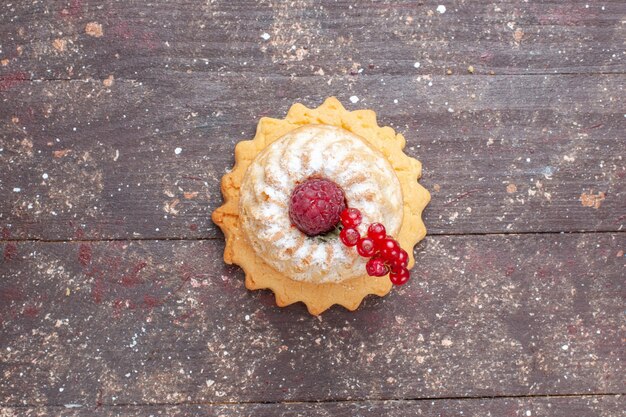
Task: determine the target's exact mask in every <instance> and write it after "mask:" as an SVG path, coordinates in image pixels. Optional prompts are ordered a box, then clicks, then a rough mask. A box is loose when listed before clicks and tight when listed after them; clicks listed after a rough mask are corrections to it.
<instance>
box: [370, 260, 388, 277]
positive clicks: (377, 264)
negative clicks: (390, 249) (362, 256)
mask: <svg viewBox="0 0 626 417" xmlns="http://www.w3.org/2000/svg"><path fill="white" fill-rule="evenodd" d="M365 269H366V270H367V274H368V275H369V276H372V277H384V276H385V275H387V274H388V273H389V267H388V266H387V264H386V263H385V261H384V260H383V259H382V258H381V257H379V256H375V257H373V258H372V259H370V260H369V261H367V264H366V265H365Z"/></svg>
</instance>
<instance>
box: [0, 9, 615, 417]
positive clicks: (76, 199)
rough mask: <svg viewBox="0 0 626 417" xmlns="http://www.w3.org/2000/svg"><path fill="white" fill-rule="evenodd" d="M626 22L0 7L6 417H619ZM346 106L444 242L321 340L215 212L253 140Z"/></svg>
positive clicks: (0, 332)
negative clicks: (418, 192)
mask: <svg viewBox="0 0 626 417" xmlns="http://www.w3.org/2000/svg"><path fill="white" fill-rule="evenodd" d="M441 6H445V10H444V9H443V8H442V7H441ZM625 19H626V3H625V2H624V1H623V0H606V1H602V2H595V1H588V0H574V1H567V2H559V1H553V0H537V1H532V2H527V1H525V2H520V1H515V0H504V1H491V2H486V1H481V0H465V1H462V2H444V1H434V0H425V1H422V0H415V1H408V0H402V1H393V0H382V1H371V2H355V1H347V0H338V1H335V0H322V1H313V0H296V1H289V2H281V1H273V2H269V1H245V0H217V1H213V0H212V1H194V0H179V1H165V0H154V1H150V2H142V1H135V0H131V1H121V2H119V1H111V0H106V1H96V0H49V1H28V2H27V1H12V2H4V3H3V4H1V5H0V416H3V417H4V416H11V417H13V416H39V415H60V416H67V417H78V416H107V417H108V416H116V415H130V416H137V417H144V416H145V417H147V416H165V415H167V416H183V415H199V416H207V417H209V416H223V417H226V416H248V415H250V416H252V415H253V416H260V417H263V416H267V417H269V416H277V415H281V416H293V417H295V416H301V415H307V416H356V415H358V416H380V415H385V416H392V417H394V416H398V417H399V416H403V417H404V416H409V415H424V416H448V415H464V416H484V415H492V416H506V417H509V416H510V417H513V416H521V417H524V416H526V417H533V416H556V417H572V416H576V417H578V416H599V417H600V416H601V417H615V416H621V415H623V410H624V409H625V408H626V403H625V400H624V396H623V394H624V387H625V386H626V380H625V379H624V375H626V369H625V367H624V363H625V361H626V357H625V354H624V340H626V326H625V323H624V320H623V318H624V300H625V299H626V288H625V287H624V285H625V281H624V276H626V265H625V263H626V258H625V257H624V250H625V248H624V247H625V246H626V234H625V233H623V228H624V225H625V223H626V185H625V184H626V181H624V180H625V178H626V164H625V162H624V157H626V141H625V140H624V132H625V131H626V112H625V108H626V107H625V103H624V97H626V94H625V91H624V88H625V85H626V63H625V61H624V39H625V38H626V26H624V21H625ZM333 95H334V96H337V97H338V98H339V99H340V100H341V101H342V102H343V103H344V104H345V105H346V107H348V108H349V109H360V108H371V109H373V110H375V111H376V112H377V114H378V116H379V122H380V124H383V125H390V126H392V127H394V128H395V129H396V130H397V131H398V132H400V133H403V134H404V135H405V136H406V138H407V149H406V151H407V153H408V154H410V155H411V156H414V157H416V158H418V159H420V160H421V161H422V162H423V166H424V178H423V179H422V184H423V185H425V186H426V187H427V188H428V189H429V190H430V192H431V194H432V202H431V204H430V206H429V207H428V208H427V210H426V212H425V214H424V220H425V223H426V226H427V228H428V230H429V234H430V235H431V236H429V237H428V238H427V239H426V241H425V242H423V243H422V244H421V245H420V246H419V247H418V248H416V259H417V265H418V267H417V270H415V272H414V279H413V281H412V282H411V283H410V284H408V285H407V286H405V287H402V288H400V289H396V290H395V291H394V292H393V293H392V294H390V295H389V296H388V297H386V298H383V299H381V298H368V299H366V301H365V302H364V304H363V305H362V306H361V308H360V309H359V310H358V311H357V312H355V313H349V312H347V311H345V310H343V309H340V308H333V309H331V310H330V311H328V312H327V313H325V314H324V315H323V316H321V317H320V318H312V317H310V316H309V315H308V314H307V313H306V310H305V309H304V308H303V307H302V306H301V305H294V306H290V307H288V308H285V309H279V308H277V307H275V305H274V301H273V296H272V294H271V293H269V292H267V291H261V292H254V293H251V292H248V291H246V290H245V289H244V287H243V276H242V272H241V271H240V270H239V269H238V268H237V267H230V266H226V265H225V264H223V262H222V251H223V240H222V235H221V233H220V232H219V230H218V229H217V228H216V227H215V226H214V225H213V224H212V223H211V221H210V214H211V212H212V211H213V210H214V209H215V208H216V207H217V206H218V205H220V204H221V195H220V192H219V181H220V178H221V176H222V175H223V174H224V173H225V172H226V171H227V170H228V169H230V167H231V166H232V164H233V149H234V145H235V143H237V142H238V141H240V140H244V139H250V138H251V137H252V136H253V135H254V131H255V126H256V123H257V121H258V119H259V118H260V117H263V116H270V117H284V115H285V113H286V111H287V110H288V108H289V106H290V105H291V104H293V103H295V102H302V103H304V104H306V105H308V106H318V105H319V104H320V103H321V102H322V101H323V99H324V98H326V97H328V96H333ZM351 101H352V102H351ZM558 232H575V233H572V234H559V233H558ZM163 239H165V240H163ZM37 240H44V241H45V242H37ZM613 394H622V396H619V395H613ZM554 396H556V397H554Z"/></svg>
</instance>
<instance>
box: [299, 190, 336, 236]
mask: <svg viewBox="0 0 626 417" xmlns="http://www.w3.org/2000/svg"><path fill="white" fill-rule="evenodd" d="M345 208H346V198H345V196H344V194H343V190H342V189H341V187H339V186H338V185H337V184H335V183H334V182H332V181H330V180H327V179H324V178H309V179H308V180H306V181H304V182H303V183H301V184H298V186H297V187H296V188H295V189H294V190H293V192H292V193H291V198H290V202H289V218H290V219H291V223H293V224H294V225H295V226H296V227H297V228H298V230H300V231H301V232H302V233H304V234H306V235H308V236H317V235H321V234H324V233H327V232H330V231H331V230H333V229H334V228H335V227H336V226H337V223H339V220H340V216H341V212H342V211H343V210H344V209H345Z"/></svg>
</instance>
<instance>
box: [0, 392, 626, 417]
mask: <svg viewBox="0 0 626 417" xmlns="http://www.w3.org/2000/svg"><path fill="white" fill-rule="evenodd" d="M625 407H626V399H625V397H624V396H614V395H611V396H609V395H602V396H582V397H573V398H572V397H558V398H554V397H552V398H510V399H507V398H497V399H464V400H424V401H363V402H358V403H356V402H339V403H333V402H330V403H287V404H241V405H237V404H226V405H205V404H201V405H178V406H121V407H115V406H113V407H112V406H100V407H93V406H89V405H82V404H67V406H60V407H38V408H33V407H23V408H10V407H5V408H3V407H0V415H7V416H11V417H32V416H45V415H54V416H58V417H83V416H89V417H92V416H93V417H111V416H121V415H124V416H128V417H148V416H168V417H179V416H192V415H193V416H198V417H231V416H237V417H242V416H254V417H276V416H282V417H301V416H307V417H353V416H360V417H379V416H386V417H406V416H416V415H419V416H424V417H435V416H436V417H441V416H461V415H462V416H465V417H473V416H476V417H479V416H485V415H492V416H511V417H516V416H519V417H527V416H550V417H571V416H585V417H617V416H619V415H621V414H622V412H623V410H624V408H625ZM2 413H5V414H2Z"/></svg>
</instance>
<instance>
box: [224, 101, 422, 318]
mask: <svg viewBox="0 0 626 417" xmlns="http://www.w3.org/2000/svg"><path fill="white" fill-rule="evenodd" d="M404 145H405V140H404V137H403V136H402V135H399V134H396V133H395V132H394V131H393V129H391V128H389V127H379V126H378V125H377V123H376V116H375V114H374V112H372V111H369V110H357V111H353V112H348V111H347V110H346V109H344V108H343V106H341V104H340V103H339V101H337V100H336V99H335V98H329V99H327V100H326V101H325V102H324V104H323V105H322V106H320V107H318V108H317V109H309V108H306V107H305V106H302V105H300V104H296V105H294V106H292V108H291V109H290V111H289V112H288V114H287V117H286V119H284V120H279V119H269V118H262V119H261V120H260V122H259V124H258V127H257V134H256V136H255V138H254V139H253V140H251V141H242V142H239V143H238V144H237V146H236V148H235V166H234V168H233V170H232V171H231V172H229V173H227V174H226V175H224V177H223V179H222V192H223V195H224V199H225V203H224V205H222V206H221V207H219V208H218V209H216V210H215V212H214V213H213V220H214V222H215V223H216V224H217V225H218V226H220V228H221V229H222V231H223V232H224V234H225V237H226V247H225V250H224V260H225V262H227V263H235V264H238V265H240V266H241V267H242V268H243V269H244V271H245V273H246V287H247V288H249V289H261V288H269V289H271V290H272V291H273V292H274V294H275V296H276V302H277V304H278V305H279V306H285V305H288V304H291V303H294V302H298V301H301V302H303V303H305V304H306V305H307V308H308V310H309V312H310V313H312V314H320V313H321V312H323V311H324V310H326V309H327V308H329V307H330V306H332V305H333V304H340V305H343V306H344V307H346V308H348V309H349V310H354V309H356V308H357V307H358V305H359V304H360V303H361V301H362V299H363V298H364V297H365V296H366V295H368V294H376V295H380V296H382V295H385V294H387V293H388V292H389V291H390V289H391V287H392V284H391V281H394V282H395V283H397V284H400V283H404V282H406V280H407V279H408V269H407V268H411V267H412V266H413V263H414V259H413V254H412V252H413V250H412V249H413V247H414V245H415V244H416V243H417V242H419V241H420V240H421V239H423V237H424V236H425V234H426V230H425V227H424V225H423V222H422V220H421V212H422V210H423V209H424V207H425V206H426V204H427V203H428V201H429V199H430V196H429V194H428V192H427V191H426V190H425V189H424V188H423V187H421V186H420V185H419V183H418V182H417V180H418V178H419V177H420V174H421V165H420V163H419V162H418V161H417V160H415V159H413V158H410V157H408V156H407V155H405V154H404V153H403V152H402V149H403V148H404ZM383 225H384V226H383ZM376 228H380V230H378V229H376ZM379 232H380V233H379ZM377 233H378V234H377ZM381 233H382V234H381ZM370 237H372V238H374V240H372V239H370ZM375 239H379V240H375ZM381 242H382V243H381ZM385 242H387V244H388V246H389V248H388V250H387V252H385V249H381V247H380V245H381V244H382V245H384V244H385ZM394 244H395V246H394ZM383 253H384V254H386V255H385V256H386V258H385V256H383ZM396 258H398V259H396ZM390 262H391V263H390ZM393 262H397V263H398V264H397V265H395V264H394V263H393ZM400 264H402V265H400ZM394 265H395V266H394ZM396 266H397V268H398V269H397V270H396V269H395V268H396ZM400 269H402V270H406V273H405V274H404V275H402V274H400ZM388 273H390V274H389V276H388ZM394 274H395V275H394ZM399 274H400V275H402V277H400V275H399ZM371 275H379V276H371ZM390 277H391V281H390ZM394 278H395V280H394Z"/></svg>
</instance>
